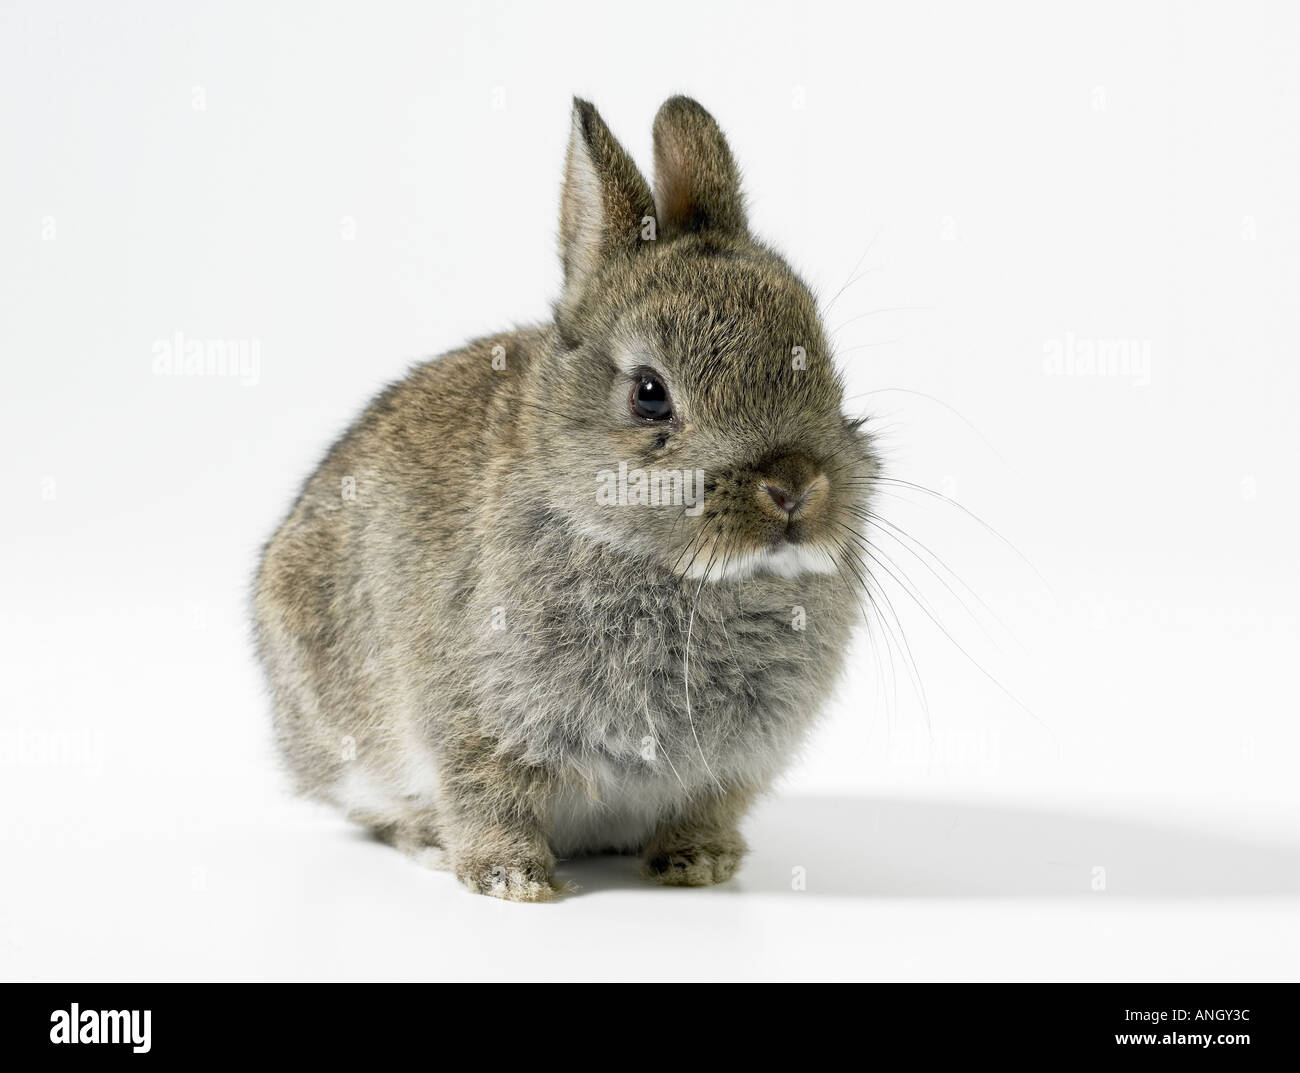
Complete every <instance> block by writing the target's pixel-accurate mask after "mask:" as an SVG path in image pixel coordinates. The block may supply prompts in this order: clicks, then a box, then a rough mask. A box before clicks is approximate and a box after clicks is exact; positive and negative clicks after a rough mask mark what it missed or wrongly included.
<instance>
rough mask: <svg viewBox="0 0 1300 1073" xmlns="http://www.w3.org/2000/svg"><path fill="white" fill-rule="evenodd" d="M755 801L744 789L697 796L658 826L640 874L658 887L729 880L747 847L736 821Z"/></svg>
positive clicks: (645, 855) (690, 885) (686, 885)
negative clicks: (679, 811) (658, 885)
mask: <svg viewBox="0 0 1300 1073" xmlns="http://www.w3.org/2000/svg"><path fill="white" fill-rule="evenodd" d="M753 800H754V792H753V791H752V790H751V789H749V788H747V787H744V786H731V787H728V789H727V792H726V793H718V792H711V793H707V794H701V795H700V796H699V797H697V798H696V799H695V800H693V801H692V802H691V803H690V804H689V805H688V806H687V807H686V808H685V809H684V810H683V811H682V812H681V813H679V814H678V815H677V816H676V817H674V818H673V819H672V820H669V821H667V822H665V823H662V824H660V825H659V827H658V829H657V830H656V831H655V833H654V834H653V835H652V836H651V837H650V841H649V842H648V843H647V845H646V848H645V852H644V853H643V854H642V871H643V873H644V874H645V875H646V876H648V877H649V878H650V879H653V880H654V881H655V882H657V883H666V884H669V885H672V886H681V887H705V886H708V885H709V884H710V883H722V882H725V881H726V880H728V879H730V878H731V877H732V876H733V875H734V874H735V872H736V869H737V868H739V867H740V862H741V860H742V859H743V858H744V856H745V853H746V852H747V851H748V849H749V847H748V846H747V845H746V844H745V840H744V838H743V837H741V834H740V820H741V818H742V817H743V816H744V814H745V812H746V811H747V810H748V808H749V806H750V803H751V802H752V801H753Z"/></svg>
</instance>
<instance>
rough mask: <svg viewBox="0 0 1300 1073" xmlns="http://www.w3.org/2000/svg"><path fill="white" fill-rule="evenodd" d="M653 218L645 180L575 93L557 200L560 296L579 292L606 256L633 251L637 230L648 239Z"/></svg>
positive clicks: (597, 115) (637, 241) (638, 235)
mask: <svg viewBox="0 0 1300 1073" xmlns="http://www.w3.org/2000/svg"><path fill="white" fill-rule="evenodd" d="M653 218H654V197H653V196H652V195H651V193H650V186H649V184H648V183H647V182H646V181H645V179H644V178H643V177H642V175H641V173H640V172H639V171H638V170H637V167H636V165H635V164H634V163H632V158H631V157H630V156H628V155H627V152H626V151H625V150H624V149H623V147H622V146H621V145H619V144H618V142H617V141H616V140H615V138H614V135H612V134H611V133H610V132H609V128H608V127H607V126H605V121H604V120H603V119H601V118H600V113H599V112H597V111H596V108H595V106H594V105H593V104H591V102H590V101H584V100H581V99H580V98H578V97H575V98H574V99H573V130H572V133H571V134H570V136H569V156H568V160H567V162H566V164H565V170H564V193H563V195H562V197H561V199H560V258H561V260H562V261H563V262H564V281H565V297H566V298H573V297H575V296H576V295H577V294H579V293H580V292H581V291H582V288H583V285H584V283H585V281H586V280H587V278H588V277H589V276H590V275H591V273H592V272H593V271H594V270H595V269H596V268H598V267H599V266H600V265H601V263H602V262H603V261H605V260H606V259H607V258H610V257H617V256H621V255H624V254H630V253H632V252H634V251H635V250H636V248H637V247H638V246H639V245H640V244H641V242H642V233H643V231H645V232H646V237H647V238H653V237H654V231H653V227H654V224H653ZM647 221H650V222H647Z"/></svg>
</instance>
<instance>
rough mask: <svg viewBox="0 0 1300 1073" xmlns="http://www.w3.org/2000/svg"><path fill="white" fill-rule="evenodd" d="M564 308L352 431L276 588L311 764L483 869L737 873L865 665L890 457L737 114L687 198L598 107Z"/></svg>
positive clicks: (575, 129)
mask: <svg viewBox="0 0 1300 1073" xmlns="http://www.w3.org/2000/svg"><path fill="white" fill-rule="evenodd" d="M559 252H560V258H561V261H562V264H563V288H562V293H561V294H560V296H559V298H558V299H557V300H556V301H555V303H554V306H553V320H552V321H550V322H549V323H546V324H542V325H539V326H534V327H525V328H521V329H518V330H515V331H511V332H508V333H505V334H501V335H497V336H492V337H489V338H483V339H479V340H477V341H474V342H470V343H468V344H467V345H466V346H464V347H463V348H462V349H460V350H456V351H452V352H450V353H447V354H444V355H443V356H441V357H437V358H434V359H433V360H430V361H427V362H424V363H423V364H419V365H417V366H415V367H414V368H413V369H412V370H411V371H410V373H409V374H408V375H407V376H406V377H405V378H404V379H402V380H401V381H399V382H397V383H395V384H392V385H391V386H389V387H388V388H387V389H386V390H384V391H383V392H382V393H381V394H379V396H378V397H377V398H375V399H374V401H372V402H371V403H370V404H369V406H368V407H367V408H366V409H365V411H364V412H363V413H362V414H361V416H360V417H359V418H358V419H357V420H356V422H355V423H354V424H353V425H352V426H351V427H350V428H349V429H348V430H347V431H346V433H344V435H343V436H342V438H341V439H339V440H338V441H337V442H336V443H335V444H334V446H333V447H332V448H331V449H330V450H329V452H328V454H327V455H326V457H325V459H324V461H323V462H322V463H321V465H320V467H319V468H318V469H317V470H316V472H315V473H314V475H313V476H312V477H310V479H309V480H308V481H307V482H306V484H305V485H304V487H303V489H302V491H301V493H300V495H299V497H298V499H297V501H296V503H295V504H294V505H293V507H292V510H291V512H290V513H289V515H288V517H287V519H286V520H285V521H284V522H283V524H282V525H281V526H280V527H279V529H278V531H277V532H276V533H275V535H274V536H273V537H272V539H271V540H270V541H269V542H268V543H267V545H266V546H265V548H264V550H263V553H262V558H261V562H260V566H259V569H258V573H257V578H256V582H255V591H254V597H253V603H254V618H255V638H256V645H257V650H258V655H259V658H260V661H261V663H262V664H263V666H264V669H265V672H266V675H267V678H268V680H269V685H270V692H271V697H272V702H273V707H274V729H275V736H276V740H277V743H278V746H279V748H280V750H281V752H282V754H283V757H284V760H285V762H286V766H287V768H288V770H289V772H290V773H291V774H292V776H293V778H294V780H295V782H296V784H297V789H298V791H299V792H300V793H302V794H303V795H305V796H307V797H309V798H313V799H316V800H320V801H324V802H329V803H331V804H333V805H336V806H337V807H339V808H340V809H342V810H343V812H344V813H345V814H346V816H347V818H348V819H350V820H352V821H354V822H356V823H358V824H361V825H364V826H365V827H368V828H370V829H371V830H372V831H373V832H374V834H375V835H376V836H377V837H378V838H380V839H382V840H383V841H385V842H387V843H390V844H391V845H393V846H395V847H397V848H398V849H401V850H402V851H404V852H405V853H407V854H409V855H411V856H412V857H415V858H416V859H417V860H419V861H421V862H422V863H424V864H426V865H428V866H430V867H435V868H442V869H447V870H450V871H452V872H453V873H454V874H455V876H456V877H457V878H458V879H459V880H460V881H461V882H462V883H463V884H464V886H466V887H467V888H468V889H469V890H471V891H474V892H477V893H480V894H486V895H491V896H495V897H499V898H504V899H508V900H512V901H521V902H538V901H546V900H549V899H552V898H554V897H555V896H556V895H558V894H561V893H564V892H565V891H566V890H567V889H570V888H569V887H568V886H567V885H565V884H563V883H561V882H559V881H557V879H556V874H555V869H556V862H557V860H559V859H565V858H571V857H576V856H581V855H587V854H597V853H606V852H614V853H624V854H635V855H639V856H640V858H641V860H640V865H639V867H640V869H641V871H642V873H643V874H644V875H645V876H646V877H647V879H649V880H652V881H655V882H658V883H662V884H669V885H680V886H702V885H708V884H715V883H721V882H723V881H725V880H727V879H729V878H730V877H731V876H732V875H733V874H735V872H736V870H737V869H738V867H739V866H740V863H741V860H742V858H743V857H744V855H745V853H746V850H747V848H746V843H745V840H744V838H743V837H742V835H741V831H740V824H741V821H742V819H743V817H744V816H745V813H746V811H747V810H748V809H749V808H750V806H751V805H752V804H753V803H754V801H755V800H756V798H757V797H759V796H760V795H762V794H763V793H764V792H766V791H767V790H768V789H769V788H770V787H771V785H772V783H773V780H774V779H775V778H776V777H777V776H778V775H779V774H780V773H781V772H783V771H784V770H785V769H786V768H787V767H788V766H789V765H790V763H791V761H792V760H793V759H794V757H795V756H796V754H797V753H798V751H799V749H800V747H801V745H802V744H803V743H804V741H805V739H806V736H807V734H808V732H809V729H810V727H811V726H812V724H813V723H814V721H815V718H816V716H817V714H818V712H819V710H820V709H821V708H822V707H823V706H824V703H825V701H826V700H827V699H828V695H829V694H830V692H831V690H832V688H833V686H834V684H835V682H836V680H837V678H838V676H839V675H840V673H841V671H842V669H843V665H844V662H845V656H846V651H847V649H848V645H849V643H850V639H851V637H852V634H853V630H854V625H855V621H856V618H857V613H858V612H859V611H860V609H861V608H862V604H861V603H860V600H861V596H862V594H863V592H864V590H863V580H864V578H863V574H862V572H861V567H862V565H863V560H862V559H861V558H860V557H859V556H860V554H861V552H860V551H859V552H856V553H855V550H854V545H855V544H856V543H858V542H860V541H861V539H862V533H863V532H864V524H865V522H864V520H865V519H866V517H867V511H866V508H867V504H868V502H869V495H868V493H869V489H870V487H871V481H872V479H873V474H874V473H875V472H876V469H877V466H878V461H877V456H876V454H875V452H874V450H873V445H872V439H871V437H870V435H869V434H868V432H867V430H866V428H865V426H864V423H863V422H862V421H861V420H854V419H851V418H849V417H847V416H845V414H844V412H843V404H844V397H843V382H842V377H841V376H840V374H839V373H838V372H837V370H836V368H835V367H834V365H833V360H832V355H831V348H830V346H829V344H828V341H827V333H826V332H825V331H824V328H823V324H822V321H821V317H820V315H819V311H818V305H817V302H816V301H815V300H814V297H813V295H812V293H811V292H810V290H809V288H808V287H807V286H806V285H805V284H804V283H803V282H801V281H800V279H799V278H798V276H796V274H795V273H794V272H793V271H792V270H791V268H790V267H789V266H788V265H787V264H786V262H785V261H784V260H782V258H781V257H780V256H779V255H778V254H777V253H775V252H773V251H772V250H771V249H769V248H768V247H766V246H765V245H763V244H762V243H761V242H759V241H757V240H756V239H755V238H753V237H752V236H751V235H750V233H749V230H748V222H747V218H746V211H745V206H744V200H743V197H742V193H741V189H740V182H739V175H738V171H737V167H736V164H735V162H734V161H733V159H732V155H731V151H730V149H729V148H728V145H727V142H726V140H725V138H724V136H723V134H722V132H721V130H720V129H719V127H718V124H717V123H716V122H715V120H714V119H713V117H712V116H711V115H710V114H709V113H708V112H706V111H705V110H704V108H703V107H701V106H700V105H699V104H698V103H697V102H695V101H694V100H692V99H690V98H687V97H682V96H675V97H672V98H670V99H669V100H668V101H666V102H665V103H664V105H663V106H662V108H661V109H660V110H659V112H658V115H657V117H656V119H655V121H654V192H653V194H652V193H651V188H650V186H649V184H648V183H647V181H646V180H645V178H643V177H642V174H641V173H640V171H639V170H638V169H637V167H636V165H635V164H634V163H633V161H632V159H631V158H630V157H629V155H628V154H627V153H626V152H625V151H624V149H623V148H622V146H621V145H620V144H619V143H618V142H617V141H616V140H615V138H614V136H613V135H612V134H611V133H610V130H609V128H608V127H607V126H606V124H605V122H604V121H603V120H602V119H601V117H600V115H599V113H598V112H597V110H596V109H595V107H594V106H593V105H592V104H590V103H589V102H587V101H585V100H581V99H577V98H575V100H574V104H573V113H572V126H571V132H570V136H569V143H568V151H567V157H566V164H565V174H564V179H563V189H562V196H561V206H560V219H559Z"/></svg>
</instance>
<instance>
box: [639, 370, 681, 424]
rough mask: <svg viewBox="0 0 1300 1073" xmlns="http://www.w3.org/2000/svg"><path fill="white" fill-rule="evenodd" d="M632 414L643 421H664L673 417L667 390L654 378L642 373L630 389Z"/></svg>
mask: <svg viewBox="0 0 1300 1073" xmlns="http://www.w3.org/2000/svg"><path fill="white" fill-rule="evenodd" d="M632 412H633V413H634V414H636V416H637V417H639V418H641V419H642V420H644V421H666V420H668V418H670V417H672V416H673V404H672V403H671V402H670V401H669V399H668V389H667V388H666V387H664V385H663V382H662V381H661V380H660V379H659V378H658V377H656V376H652V375H650V374H649V373H643V374H642V375H640V376H638V377H637V381H636V384H635V385H634V386H633V388H632Z"/></svg>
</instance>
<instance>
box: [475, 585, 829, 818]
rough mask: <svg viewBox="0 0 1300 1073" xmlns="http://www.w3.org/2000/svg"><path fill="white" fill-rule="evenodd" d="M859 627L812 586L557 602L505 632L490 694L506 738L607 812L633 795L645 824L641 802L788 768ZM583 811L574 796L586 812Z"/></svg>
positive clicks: (634, 812)
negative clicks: (588, 791) (577, 780)
mask: <svg viewBox="0 0 1300 1073" xmlns="http://www.w3.org/2000/svg"><path fill="white" fill-rule="evenodd" d="M800 600H802V602H800ZM849 625H850V617H849V615H848V614H847V613H846V611H845V609H844V608H842V607H841V605H840V602H839V601H838V600H836V599H835V598H834V594H833V593H830V592H829V591H828V590H826V589H824V588H813V587H810V588H808V589H806V590H804V591H802V592H794V593H791V592H787V591H784V590H779V591H777V592H775V593H771V592H760V593H757V594H755V593H752V592H751V593H744V592H740V593H735V592H722V593H708V596H707V597H706V598H702V599H700V600H698V601H695V602H683V603H681V604H673V603H668V604H667V605H666V606H665V610H664V611H662V612H660V613H657V614H656V613H647V611H646V603H645V601H644V600H638V599H629V600H626V601H615V600H611V601H608V602H606V603H605V604H603V605H602V606H601V607H599V608H598V609H597V610H596V611H594V612H593V611H591V610H588V611H587V612H586V613H577V612H575V611H574V609H573V608H572V607H569V608H565V607H562V606H560V605H556V606H552V607H550V608H546V609H544V610H541V612H540V613H538V614H535V615H533V616H532V617H530V618H527V619H525V620H524V621H523V622H522V623H521V624H520V628H519V629H518V630H516V631H514V632H513V635H504V636H503V637H502V644H501V645H500V647H499V650H498V651H497V652H496V653H494V658H493V659H492V660H491V661H490V663H489V664H488V666H489V667H490V668H491V669H490V671H488V672H487V673H488V678H489V682H488V690H487V695H488V696H489V697H494V698H495V699H496V700H497V701H498V702H499V703H498V704H497V706H496V707H495V712H494V718H495V719H496V720H497V723H498V727H497V729H498V732H499V733H500V736H501V738H502V740H503V741H504V742H505V743H507V744H508V745H510V746H512V747H513V748H514V749H516V750H517V751H518V752H520V753H521V754H523V755H524V756H527V757H528V758H530V759H533V760H536V761H539V762H543V763H546V764H548V765H551V766H555V767H559V768H562V769H565V770H571V771H573V772H575V773H577V774H578V775H579V776H580V777H581V778H584V779H586V780H587V781H588V783H589V784H591V785H595V786H597V787H598V793H597V794H596V799H597V800H599V801H600V802H601V805H600V807H598V808H595V809H594V810H591V811H592V815H594V816H596V817H600V816H605V817H606V818H608V817H609V815H610V814H611V813H610V809H611V807H613V806H611V802H613V803H615V804H617V803H618V802H633V803H634V804H633V806H632V807H631V809H630V815H629V822H630V823H632V824H633V826H635V825H636V824H637V823H639V822H640V821H639V818H638V815H639V814H638V809H639V807H640V803H642V802H649V803H650V804H649V805H647V807H648V808H650V811H651V812H657V811H659V805H660V804H661V803H662V802H659V803H655V802H657V801H658V799H659V798H661V797H671V796H672V795H673V794H674V793H678V794H680V793H682V792H683V791H685V792H688V793H694V792H697V791H698V790H700V789H702V788H707V787H708V786H709V785H711V784H714V783H717V782H725V781H728V780H731V781H757V782H762V781H766V780H767V779H768V778H770V777H771V775H772V774H773V773H774V772H775V771H777V770H779V769H780V768H781V767H783V766H784V765H785V763H786V762H787V761H788V759H789V757H790V755H791V753H792V752H793V750H794V749H795V748H796V746H797V745H798V743H799V740H800V738H801V737H802V735H803V733H804V732H805V730H806V728H807V725H808V724H809V722H810V721H811V720H812V718H813V716H814V715H815V714H816V711H817V709H818V708H819V707H820V704H821V702H822V700H823V699H824V696H825V694H826V693H827V692H828V690H829V687H830V684H831V682H832V680H833V678H834V676H835V674H836V673H837V671H838V668H839V664H840V662H841V660H842V656H843V649H844V645H845V643H846V640H847V636H848V630H849ZM584 810H586V805H585V804H584V803H583V802H582V801H576V802H575V806H574V813H575V817H576V816H578V815H580V814H582V813H583V812H584ZM617 812H618V810H617V808H614V813H615V814H617ZM574 822H575V823H580V821H579V820H578V819H575V820H574Z"/></svg>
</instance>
